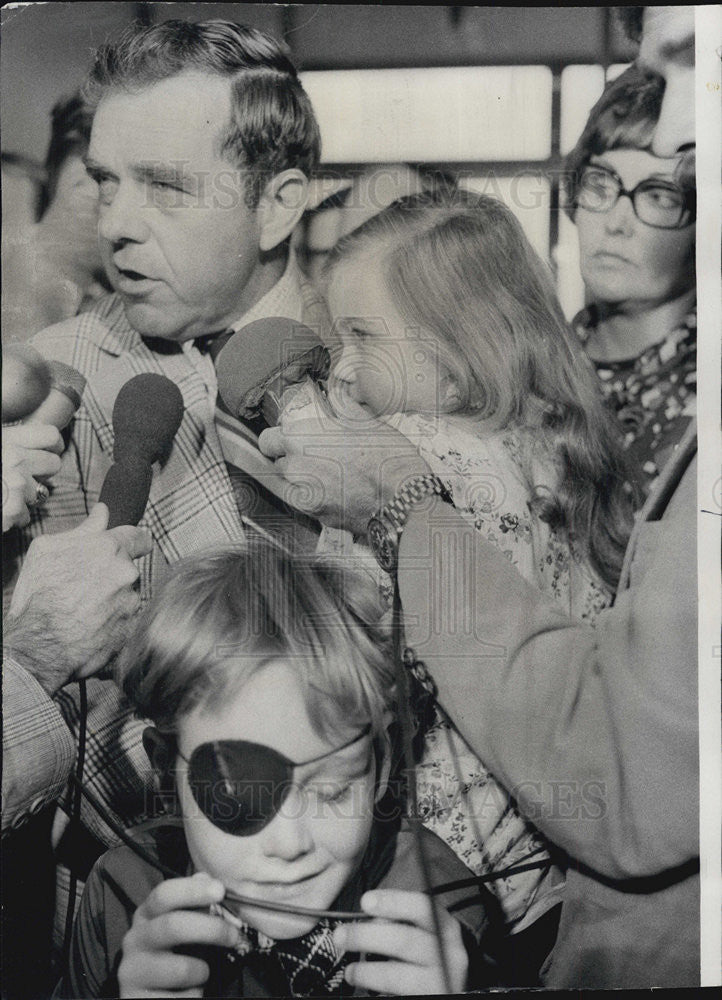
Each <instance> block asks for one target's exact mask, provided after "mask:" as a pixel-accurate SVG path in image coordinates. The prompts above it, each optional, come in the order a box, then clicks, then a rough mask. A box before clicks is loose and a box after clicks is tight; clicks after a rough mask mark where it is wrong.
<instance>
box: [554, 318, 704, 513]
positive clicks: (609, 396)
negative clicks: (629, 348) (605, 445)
mask: <svg viewBox="0 0 722 1000" xmlns="http://www.w3.org/2000/svg"><path fill="white" fill-rule="evenodd" d="M597 322H598V316H597V310H596V308H595V307H594V306H593V305H592V306H588V307H587V308H586V309H583V310H582V311H581V312H580V313H578V314H577V315H576V316H575V318H574V320H573V321H572V324H573V326H574V329H575V330H576V333H577V335H578V337H579V339H580V340H581V342H582V345H583V346H584V347H585V349H587V348H588V344H589V341H590V340H591V339H592V337H593V334H594V331H595V329H596V326H597ZM592 364H593V365H594V367H595V369H596V371H597V376H598V377H599V384H600V386H601V390H602V395H603V397H604V400H605V402H606V404H607V406H608V407H609V408H610V409H611V411H612V413H613V414H614V415H615V416H616V418H617V420H618V421H619V423H620V425H621V429H622V432H623V434H624V446H625V448H626V449H627V451H628V453H629V456H630V458H631V459H632V465H633V468H635V469H636V470H637V472H638V482H639V486H640V487H641V489H642V490H643V492H644V494H645V495H647V494H648V493H649V491H650V488H651V486H652V483H653V482H654V480H655V479H656V478H657V476H658V475H659V473H660V472H661V470H662V468H663V467H664V465H665V463H666V462H667V460H668V458H669V457H670V455H671V453H672V451H673V449H674V447H675V445H676V444H678V443H679V441H680V439H681V438H682V436H683V434H684V432H685V431H686V430H687V427H688V426H689V423H690V421H691V420H692V419H693V418H694V416H695V412H696V407H697V313H696V311H695V310H693V311H692V312H690V313H689V314H688V315H687V316H686V317H685V319H684V322H683V323H682V324H681V325H680V326H678V327H676V328H675V329H674V330H672V331H671V332H670V333H668V334H666V336H665V337H663V338H662V339H661V340H660V341H659V342H658V343H656V344H653V345H652V346H651V347H648V348H647V349H646V350H645V351H643V352H642V353H641V354H639V355H637V357H634V358H628V359H625V360H624V361H594V360H592Z"/></svg>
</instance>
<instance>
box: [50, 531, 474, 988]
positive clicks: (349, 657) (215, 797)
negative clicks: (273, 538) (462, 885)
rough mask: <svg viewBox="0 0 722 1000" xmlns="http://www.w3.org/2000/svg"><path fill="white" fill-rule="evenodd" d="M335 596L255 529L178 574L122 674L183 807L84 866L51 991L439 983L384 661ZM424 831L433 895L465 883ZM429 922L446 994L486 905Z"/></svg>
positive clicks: (379, 638) (373, 636)
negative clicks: (56, 987)
mask: <svg viewBox="0 0 722 1000" xmlns="http://www.w3.org/2000/svg"><path fill="white" fill-rule="evenodd" d="M351 597H352V595H351V588H350V586H349V580H348V577H344V575H343V574H342V572H341V570H340V569H338V568H336V567H335V566H333V565H330V564H328V563H326V562H321V561H320V560H318V559H316V560H315V561H314V560H309V559H308V557H300V556H291V555H289V554H287V553H286V552H285V551H283V550H280V549H279V548H277V547H275V546H273V545H272V544H269V543H268V542H266V541H264V540H255V539H254V540H249V541H248V542H246V543H244V544H243V546H242V547H241V548H236V549H231V550H224V551H221V552H218V553H214V554H210V555H207V556H204V557H202V558H200V559H196V560H193V561H188V562H185V563H181V564H179V566H178V567H177V569H176V571H175V574H174V576H173V577H172V578H171V579H170V580H169V582H168V583H167V585H166V587H165V588H164V590H163V592H162V594H161V595H160V597H159V598H158V599H157V600H156V602H155V604H154V605H153V606H152V607H151V609H150V612H149V613H148V614H147V616H146V617H145V618H144V619H143V621H142V622H141V624H140V626H139V628H138V630H137V632H136V634H135V636H134V637H133V639H132V641H131V643H130V644H129V646H128V648H127V649H126V650H125V653H124V657H123V660H122V663H121V668H120V669H121V674H122V684H123V688H124V690H125V692H126V694H127V695H128V697H129V698H130V700H131V701H132V702H133V704H134V705H135V707H136V710H137V712H138V713H139V714H140V715H141V716H142V717H143V718H147V719H151V720H152V721H153V722H154V724H155V726H154V727H152V728H149V729H148V730H146V733H145V737H144V743H145V746H146V749H147V751H148V755H149V757H150V759H151V762H152V765H153V768H154V771H155V773H156V776H157V780H158V787H159V792H160V794H161V795H162V796H163V797H164V802H165V804H166V809H167V810H168V811H169V812H170V813H180V818H179V819H176V823H175V825H173V824H172V819H171V818H170V817H169V821H167V822H165V823H163V824H158V825H156V826H154V827H150V828H148V827H146V828H145V829H144V830H142V831H141V832H138V833H136V835H135V840H136V843H137V844H138V845H140V847H141V850H143V851H144V852H145V856H144V857H139V856H138V855H137V854H136V853H135V852H134V851H133V850H131V849H130V848H129V847H121V848H116V849H114V850H111V851H109V852H108V853H107V854H106V855H104V856H103V857H102V858H101V859H100V861H99V862H98V863H97V865H96V867H95V868H94V870H93V872H92V873H91V876H90V879H89V880H88V883H87V885H86V889H85V893H84V895H83V899H82V902H81V906H80V912H79V915H78V918H77V921H76V925H75V930H74V935H73V941H72V946H71V957H70V964H69V969H68V973H67V979H66V980H65V981H64V983H63V984H62V986H61V989H60V993H61V994H62V995H67V996H73V997H100V996H102V997H109V996H120V997H130V996H139V995H153V996H176V995H178V996H180V995H182V996H202V995H204V992H203V990H204V986H205V995H207V996H319V995H342V994H344V995H350V994H351V993H352V992H353V987H360V988H361V989H363V990H374V991H378V992H381V993H404V994H410V993H420V992H432V993H439V992H442V991H444V988H445V980H444V976H443V974H442V966H441V960H440V955H439V948H438V942H437V939H436V934H435V924H434V919H433V912H432V909H431V903H430V900H429V899H428V897H427V896H425V895H424V894H423V891H422V890H423V888H424V887H425V886H424V882H423V880H422V877H421V874H420V870H419V867H418V861H417V856H416V850H415V845H414V838H413V836H412V834H413V831H410V830H409V829H407V828H406V826H405V824H404V823H403V821H402V820H401V808H400V807H401V805H402V800H403V782H402V780H401V778H400V775H401V773H402V772H401V769H400V766H399V755H398V752H397V749H396V745H395V744H396V743H398V729H397V724H396V721H395V685H394V667H393V661H392V658H391V656H390V654H389V648H388V641H387V640H386V639H385V638H384V637H383V635H382V633H381V632H380V630H378V629H377V628H376V627H375V626H369V625H363V626H362V625H361V624H360V623H361V622H369V621H374V620H376V615H377V612H376V609H372V608H371V607H370V606H368V604H367V606H365V607H364V606H361V603H360V599H355V600H354V601H352V600H351ZM365 599H366V601H368V600H369V598H368V597H366V598H365ZM422 835H423V837H424V841H425V845H426V854H427V856H428V858H429V859H430V867H431V883H432V885H440V884H442V883H448V882H453V881H456V880H459V879H464V878H467V877H468V876H469V874H470V873H469V871H468V869H466V868H465V866H464V865H463V864H462V863H461V862H460V861H459V860H458V859H457V858H456V856H455V855H454V854H453V852H452V851H450V850H449V849H448V848H447V847H446V846H445V845H444V844H443V843H442V842H441V841H440V840H438V839H437V838H436V837H435V836H434V835H433V834H430V833H429V832H428V831H423V834H422ZM158 864H160V866H161V867H162V868H163V872H161V871H160V870H159V869H158V868H157V867H156V865H158ZM171 875H173V876H174V877H170V876H171ZM176 876H177V877H176ZM369 890H373V891H372V892H370V891H369ZM468 896H469V891H468V889H466V890H460V891H459V892H457V893H456V894H454V893H453V892H452V893H449V894H446V895H444V896H443V902H444V904H445V905H449V904H450V903H451V902H453V901H454V899H455V898H459V899H461V898H462V897H466V898H467V899H468ZM233 897H243V898H242V899H237V898H233ZM309 909H310V910H311V912H310V913H309V912H304V911H305V910H309ZM329 910H332V911H345V912H349V911H350V912H352V913H359V916H360V917H361V916H362V914H369V915H372V916H373V918H375V919H370V920H369V919H363V917H362V919H360V920H359V921H356V922H345V921H343V920H339V919H337V918H335V917H334V916H333V914H324V912H323V911H329ZM314 911H315V912H314ZM318 911H322V912H320V913H319V912H318ZM437 913H438V920H439V925H440V931H441V935H442V938H443V943H444V949H443V950H444V953H445V955H446V959H447V965H448V971H449V974H450V975H449V978H450V982H449V986H450V987H451V989H453V990H454V991H459V990H462V989H464V987H465V986H466V977H467V969H468V955H467V947H471V946H473V944H474V943H475V942H477V941H478V939H479V936H480V933H481V929H482V924H483V921H484V914H483V909H482V907H481V906H480V905H479V904H475V905H473V906H465V907H464V908H463V909H461V910H459V911H458V914H455V916H457V915H458V920H459V921H461V922H457V919H455V917H452V916H451V915H450V914H449V912H448V911H447V910H446V909H444V907H443V906H439V907H438V908H437ZM462 926H463V931H462ZM365 955H370V956H371V958H370V960H365Z"/></svg>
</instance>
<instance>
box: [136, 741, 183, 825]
mask: <svg viewBox="0 0 722 1000" xmlns="http://www.w3.org/2000/svg"><path fill="white" fill-rule="evenodd" d="M174 743H175V741H174V740H173V738H172V737H169V736H166V735H165V733H161V732H160V730H158V729H156V728H155V726H146V728H145V729H144V730H143V748H144V749H145V752H146V753H147V755H148V760H149V761H150V764H151V767H152V768H153V772H154V774H153V783H154V785H155V788H156V791H157V792H158V794H159V796H160V799H161V802H162V804H163V808H164V809H165V811H166V812H167V813H170V814H171V815H172V814H174V813H177V812H178V802H177V795H176V787H175V775H174V773H173V771H174V764H175V756H176V755H175V749H174Z"/></svg>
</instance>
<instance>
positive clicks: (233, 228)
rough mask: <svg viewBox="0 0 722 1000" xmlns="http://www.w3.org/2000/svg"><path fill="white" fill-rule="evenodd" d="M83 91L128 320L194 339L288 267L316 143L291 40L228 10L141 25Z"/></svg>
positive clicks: (234, 313)
mask: <svg viewBox="0 0 722 1000" xmlns="http://www.w3.org/2000/svg"><path fill="white" fill-rule="evenodd" d="M85 96H86V99H87V100H88V101H89V102H90V104H91V105H92V106H93V107H94V108H96V111H95V118H94V122H93V131H92V135H91V142H90V149H89V153H88V169H89V172H90V173H91V176H93V177H94V179H95V180H96V181H97V182H98V185H99V190H100V227H99V231H100V242H101V252H102V253H103V258H104V263H105V266H106V268H107V270H108V275H109V277H110V280H111V282H112V283H113V285H114V287H115V288H116V289H117V291H118V292H119V293H120V295H121V297H122V298H123V302H124V306H125V309H126V315H127V317H128V319H129V321H130V322H131V324H132V325H133V326H134V327H135V328H136V329H137V330H138V331H139V332H140V333H141V334H144V335H149V336H159V337H164V338H166V339H172V340H187V339H190V338H192V337H194V336H197V335H199V334H202V333H208V332H211V331H213V330H216V329H221V328H223V327H224V326H227V325H228V324H229V323H231V322H233V321H235V320H237V319H238V318H239V317H240V316H241V315H242V314H243V312H245V311H246V310H247V309H248V308H250V306H251V305H253V304H254V303H255V302H256V301H257V300H258V299H259V298H260V297H261V296H262V295H263V294H264V293H265V292H266V291H268V289H269V288H270V287H271V286H272V285H273V284H274V283H275V281H276V280H278V277H280V274H281V273H282V268H283V263H284V261H285V244H286V241H287V239H288V236H289V235H290V233H291V231H292V230H293V228H294V226H295V225H296V222H297V221H298V218H299V217H300V215H301V213H302V212H303V209H304V207H305V203H306V197H307V183H306V178H307V177H308V175H309V174H310V173H311V172H312V171H313V170H314V168H315V166H316V164H317V162H318V158H319V153H320V138H319V130H318V125H317V123H316V119H315V116H314V113H313V109H312V107H311V104H310V101H309V99H308V97H307V95H306V94H305V92H304V90H303V88H302V86H301V84H300V81H299V79H298V76H297V73H296V70H295V68H294V66H293V65H292V63H291V62H290V60H289V59H288V57H287V56H286V54H285V52H284V51H283V49H282V47H281V46H280V45H279V44H278V43H277V42H276V41H274V40H273V39H272V38H271V37H270V36H268V35H265V34H264V33H262V32H260V31H257V30H255V29H252V28H246V27H243V26H240V25H236V24H233V23H231V22H227V21H206V22H202V23H199V24H190V23H186V22H184V21H166V22H164V23H162V24H159V25H155V26H153V27H151V28H145V29H143V28H140V29H139V28H132V29H130V30H129V31H127V32H125V33H124V34H123V35H122V36H121V38H120V40H119V41H118V42H116V43H114V44H111V45H106V46H104V47H103V48H101V49H100V51H99V52H98V54H97V56H96V60H95V64H94V66H93V69H92V71H91V74H90V77H89V79H88V81H87V84H86V87H85Z"/></svg>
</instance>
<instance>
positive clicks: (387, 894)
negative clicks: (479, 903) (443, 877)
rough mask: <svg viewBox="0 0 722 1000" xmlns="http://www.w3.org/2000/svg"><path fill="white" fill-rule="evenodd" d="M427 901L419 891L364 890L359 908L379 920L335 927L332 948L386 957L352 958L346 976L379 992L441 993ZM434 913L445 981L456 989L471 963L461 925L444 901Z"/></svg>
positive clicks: (441, 978)
mask: <svg viewBox="0 0 722 1000" xmlns="http://www.w3.org/2000/svg"><path fill="white" fill-rule="evenodd" d="M431 906H432V903H431V900H430V899H429V897H428V896H425V895H424V894H423V893H422V892H405V891H402V890H400V889H374V890H373V892H367V893H365V894H364V895H363V896H362V897H361V909H362V910H364V912H365V913H372V914H373V915H374V916H375V917H378V919H377V920H370V921H369V922H368V923H358V924H344V925H342V926H340V927H337V928H336V929H335V931H334V932H333V936H334V941H335V944H336V948H337V950H338V951H358V952H361V953H364V952H365V953H371V954H375V955H384V956H385V957H386V958H387V959H388V961H385V962H365V961H361V962H352V963H351V965H349V966H348V967H347V968H346V974H345V975H346V981H347V982H348V983H351V984H352V985H353V986H360V987H362V988H364V989H367V990H374V991H375V992H377V993H382V994H389V993H395V994H420V993H426V994H431V993H436V994H439V993H445V992H446V984H445V983H444V975H443V971H442V966H441V961H440V958H439V946H438V941H437V940H436V935H435V933H434V920H433V915H432V912H431ZM438 912H439V922H440V924H441V937H442V939H443V946H444V953H445V955H446V958H447V962H448V968H449V976H450V979H451V982H450V983H449V986H450V988H451V992H452V993H460V992H462V991H463V989H464V986H465V984H466V975H467V969H468V965H469V959H468V956H467V954H466V948H465V947H464V943H463V941H462V937H461V927H460V926H459V924H458V922H457V921H456V920H455V919H454V918H453V917H452V916H451V915H450V914H449V913H448V912H447V911H446V910H445V909H444V908H443V906H439V908H438Z"/></svg>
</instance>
